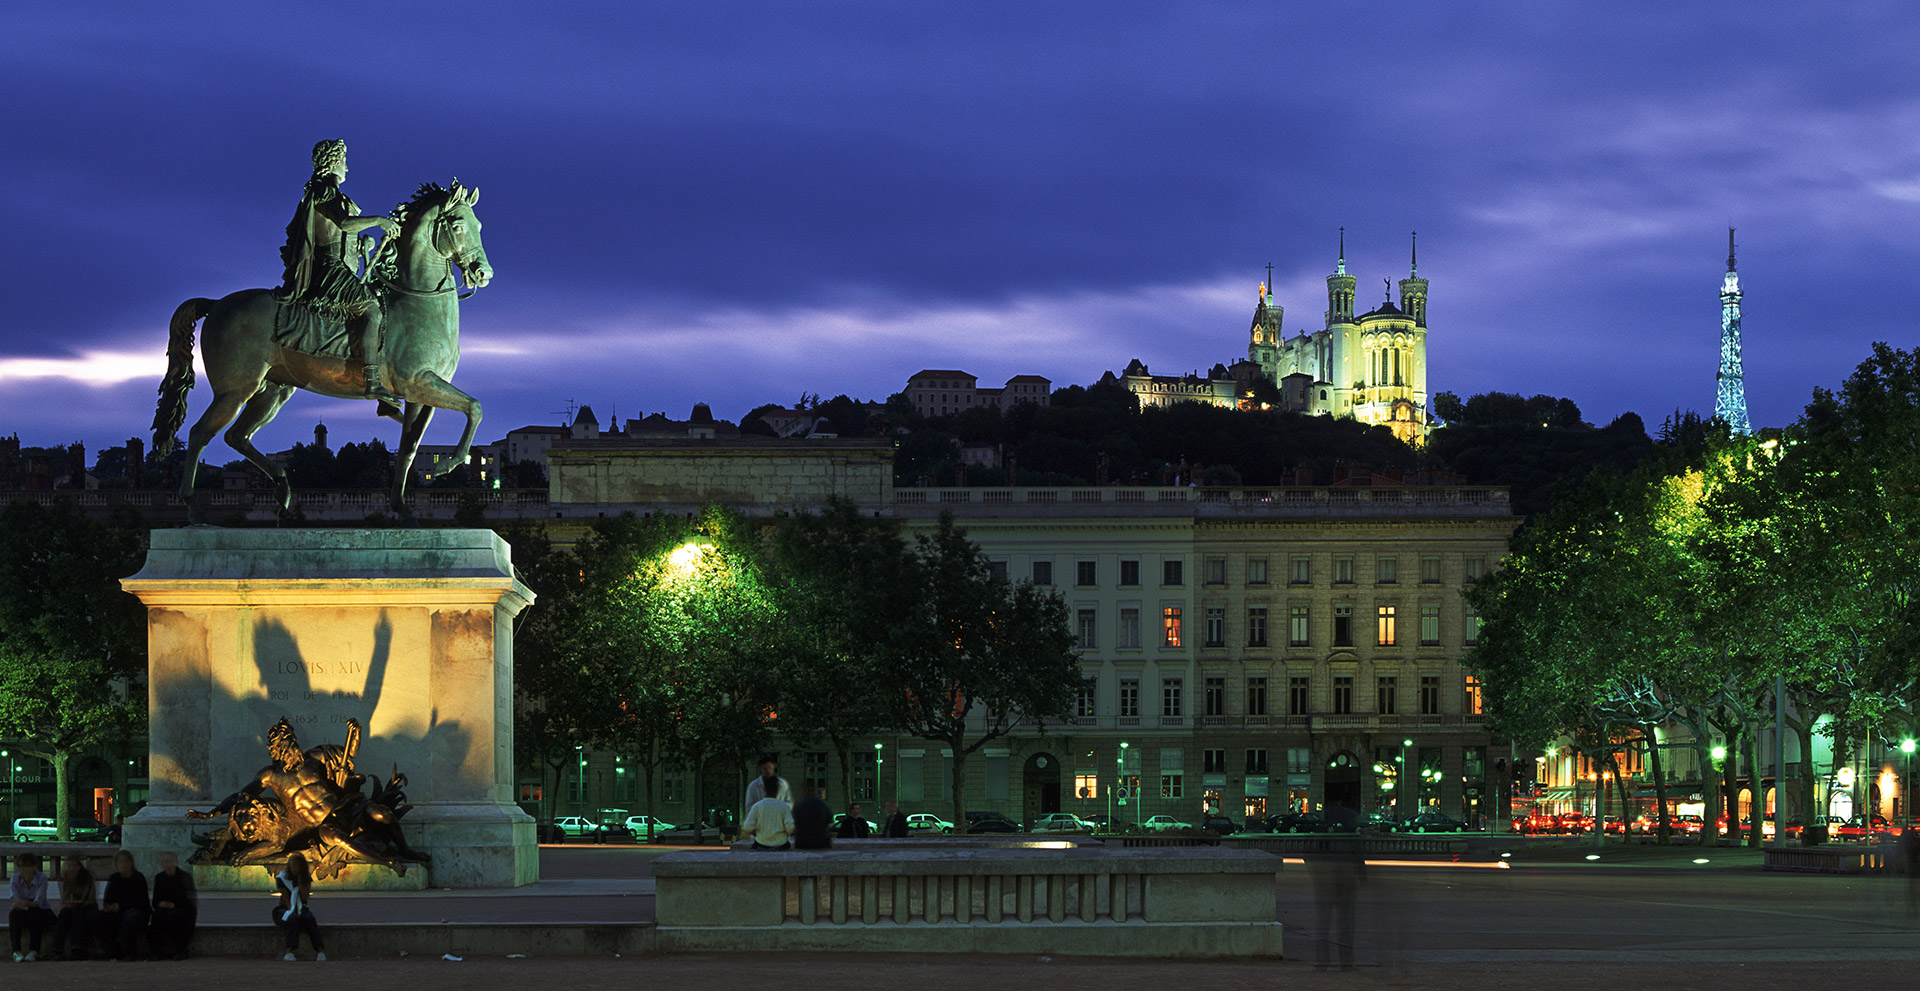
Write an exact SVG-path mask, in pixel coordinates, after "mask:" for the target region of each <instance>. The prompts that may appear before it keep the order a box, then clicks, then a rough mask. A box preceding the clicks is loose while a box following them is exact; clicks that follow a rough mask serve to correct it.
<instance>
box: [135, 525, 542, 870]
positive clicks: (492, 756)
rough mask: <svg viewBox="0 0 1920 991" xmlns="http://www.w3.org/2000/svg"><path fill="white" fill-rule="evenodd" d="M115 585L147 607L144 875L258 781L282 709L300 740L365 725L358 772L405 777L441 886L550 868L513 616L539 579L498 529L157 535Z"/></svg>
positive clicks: (324, 738) (329, 739)
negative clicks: (517, 685)
mask: <svg viewBox="0 0 1920 991" xmlns="http://www.w3.org/2000/svg"><path fill="white" fill-rule="evenodd" d="M122 585H123V586H124V587H125V588H126V589H127V591H129V592H132V593H133V594H135V595H137V596H139V597H140V601H141V602H142V603H144V604H145V605H146V607H147V655H148V678H147V686H148V707H147V708H148V712H149V714H150V716H149V725H150V729H149V733H148V741H149V742H148V777H149V781H150V783H151V789H152V796H151V799H150V804H149V805H148V806H147V807H146V808H144V809H142V810H141V811H140V812H139V813H138V814H137V815H135V816H132V817H130V818H129V819H128V820H127V824H126V831H125V834H124V841H125V845H126V846H127V847H128V848H129V849H132V850H134V851H135V857H136V861H137V863H138V864H139V866H140V868H141V869H142V870H144V871H147V872H148V873H149V874H151V873H152V871H153V870H154V869H155V867H156V866H157V860H156V858H157V855H158V854H159V853H160V852H161V851H167V850H170V851H172V852H174V853H176V854H178V855H179V856H180V858H181V859H182V860H185V859H186V858H187V856H188V855H189V854H191V853H193V852H194V851H195V849H196V847H195V845H194V843H193V842H192V837H193V836H195V835H200V836H205V835H207V834H210V833H212V832H214V831H215V830H217V829H219V828H220V827H221V826H222V825H224V820H225V816H222V817H220V818H219V819H209V820H190V819H188V818H186V813H187V811H188V810H189V809H197V810H200V811H203V812H204V811H211V810H212V809H213V808H214V807H215V806H216V805H217V804H219V802H220V801H221V800H222V799H224V798H225V797H227V796H228V795H231V794H233V793H234V792H235V791H236V790H239V789H241V788H244V787H247V786H249V785H250V784H251V783H252V782H254V781H256V780H257V779H258V778H259V776H260V774H261V771H262V769H263V768H265V767H266V766H267V765H268V764H269V762H270V759H271V758H270V755H269V753H268V750H267V733H268V731H269V730H270V729H271V728H272V727H273V726H274V725H275V724H276V723H277V722H278V721H279V720H281V719H285V720H286V721H287V724H288V726H289V728H290V729H291V730H292V732H293V733H294V734H295V735H297V737H298V745H299V747H300V748H301V749H303V750H310V749H311V748H314V747H318V746H322V745H333V746H336V747H337V746H340V745H342V744H343V743H344V741H345V740H346V734H347V728H348V725H349V723H350V722H357V723H358V724H359V725H360V726H361V727H362V734H363V735H362V736H361V738H360V742H359V752H358V754H357V755H356V756H355V758H354V760H355V770H356V772H357V773H359V774H361V775H365V776H367V777H368V778H370V779H372V778H377V779H378V785H379V787H383V788H384V787H386V786H387V785H389V784H390V783H391V782H390V778H391V777H392V775H394V774H395V773H396V772H397V773H399V774H402V775H404V776H405V779H406V783H405V787H404V791H405V792H406V795H407V799H408V801H409V802H410V803H411V806H412V811H410V812H408V813H407V814H406V816H405V817H404V818H402V819H401V828H402V830H403V832H404V834H405V836H406V842H407V845H408V846H411V847H412V848H413V849H415V850H418V851H420V852H421V853H424V854H427V855H429V856H431V857H432V858H433V863H432V864H431V865H430V866H429V867H428V868H426V870H425V871H424V872H423V874H430V875H431V877H432V884H433V886H434V887H439V888H507V887H516V886H519V885H524V884H531V883H533V882H534V881H537V880H539V871H540V867H539V848H538V846H537V845H536V842H535V837H534V827H533V819H532V818H531V817H529V816H528V815H527V814H526V813H525V812H523V811H522V810H521V809H520V808H519V807H518V806H517V805H515V804H513V794H514V791H515V776H514V768H513V617H514V615H515V614H516V613H518V612H519V611H520V610H521V609H522V608H524V607H525V606H526V605H527V604H528V603H529V602H531V601H532V598H533V593H532V592H530V591H528V590H527V587H526V586H525V585H523V584H521V583H520V581H519V579H518V578H517V577H516V576H515V575H514V571H513V564H512V562H511V557H510V554H509V548H508V547H507V544H506V542H505V541H503V540H501V539H500V537H499V536H498V535H497V534H495V533H494V532H493V531H491V530H293V529H287V530H224V529H218V528H188V529H182V530H156V531H154V532H153V538H152V545H151V549H150V550H149V551H148V554H147V562H146V566H145V567H143V568H142V569H141V570H140V573H139V574H136V575H134V576H133V577H131V578H127V579H124V580H123V581H122ZM375 784H376V783H375V782H374V781H372V780H369V781H368V782H367V783H366V785H365V787H364V789H363V793H364V794H368V795H372V794H374V793H375V792H376V787H375ZM414 873H415V871H414V870H413V869H412V868H409V870H408V872H407V877H408V878H411V877H412V876H413V875H414ZM356 876H357V877H371V875H370V874H367V873H366V872H356ZM402 883H410V882H407V881H405V880H404V879H402ZM342 886H343V887H348V888H350V887H352V885H351V884H345V885H342Z"/></svg>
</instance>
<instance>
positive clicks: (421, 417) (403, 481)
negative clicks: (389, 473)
mask: <svg viewBox="0 0 1920 991" xmlns="http://www.w3.org/2000/svg"><path fill="white" fill-rule="evenodd" d="M432 420H433V407H431V406H425V405H422V404H420V403H417V402H411V401H410V402H408V403H407V408H406V410H405V412H403V413H401V414H400V449H399V450H398V451H396V452H394V455H393V495H392V499H391V501H392V503H393V511H394V513H395V514H397V515H398V516H399V517H400V518H401V519H403V520H411V519H413V510H412V509H411V508H410V507H408V506H407V481H408V479H410V478H412V477H413V459H414V457H415V456H416V455H418V454H419V453H420V438H421V437H423V436H425V435H426V433H427V424H428V423H429V422H431V421H432Z"/></svg>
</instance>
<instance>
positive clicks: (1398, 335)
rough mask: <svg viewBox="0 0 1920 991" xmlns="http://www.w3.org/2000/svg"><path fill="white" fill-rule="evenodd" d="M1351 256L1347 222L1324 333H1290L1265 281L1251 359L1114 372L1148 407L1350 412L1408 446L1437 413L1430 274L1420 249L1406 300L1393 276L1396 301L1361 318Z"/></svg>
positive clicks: (1137, 365)
mask: <svg viewBox="0 0 1920 991" xmlns="http://www.w3.org/2000/svg"><path fill="white" fill-rule="evenodd" d="M1346 255H1347V251H1346V230H1345V228H1342V229H1341V237H1340V255H1339V259H1338V261H1336V262H1335V263H1334V271H1333V274H1331V275H1329V276H1327V309H1326V313H1325V326H1323V327H1321V328H1320V329H1319V330H1316V331H1314V332H1312V333H1307V332H1305V331H1302V332H1300V333H1299V334H1298V335H1296V336H1294V337H1291V338H1289V337H1288V336H1287V333H1286V330H1285V329H1284V327H1283V318H1284V316H1285V308H1284V307H1283V306H1281V305H1280V303H1279V302H1277V301H1276V300H1275V299H1274V297H1273V289H1272V286H1271V285H1269V284H1267V283H1262V284H1261V286H1260V292H1259V299H1258V301H1257V302H1256V304H1255V306H1254V310H1253V324H1252V327H1251V328H1250V329H1249V330H1248V337H1249V339H1248V342H1247V357H1246V358H1245V359H1244V360H1241V361H1236V362H1234V363H1233V364H1232V365H1231V366H1228V365H1225V364H1216V365H1214V366H1213V368H1212V370H1210V371H1209V372H1208V373H1207V374H1206V376H1205V377H1202V376H1201V375H1199V374H1198V373H1194V374H1189V375H1184V376H1165V375H1153V374H1151V373H1150V372H1149V371H1148V369H1147V366H1146V365H1145V364H1144V363H1142V362H1140V361H1139V360H1138V359H1135V360H1134V361H1132V362H1131V363H1129V364H1128V366H1127V368H1126V370H1125V371H1124V372H1122V373H1121V374H1120V375H1118V376H1113V377H1114V378H1115V379H1116V380H1117V381H1118V382H1119V383H1120V384H1122V385H1124V386H1125V387H1126V388H1127V389H1128V390H1129V391H1131V392H1133V393H1134V394H1135V395H1136V396H1138V397H1139V398H1140V403H1141V405H1143V406H1161V405H1171V404H1173V403H1177V402H1203V403H1209V404H1211V405H1216V406H1231V407H1237V408H1241V409H1250V408H1254V407H1256V406H1259V407H1268V408H1278V409H1289V410H1296V411H1298V412H1302V413H1324V414H1327V415H1331V416H1348V417H1353V418H1354V419H1357V420H1360V421H1362V422H1364V423H1369V424H1384V425H1386V426H1388V427H1390V428H1391V429H1392V430H1393V432H1394V434H1395V435H1396V436H1398V437H1400V438H1401V439H1402V440H1405V441H1407V442H1408V443H1412V444H1418V443H1420V442H1422V441H1423V440H1425V439H1426V435H1427V430H1428V428H1429V426H1430V423H1431V418H1430V416H1429V414H1428V407H1427V403H1428V395H1429V393H1428V389H1427V280H1425V279H1423V278H1420V265H1419V255H1418V253H1417V249H1416V252H1415V254H1414V255H1413V256H1412V260H1411V263H1410V267H1409V271H1408V273H1407V277H1406V278H1404V279H1401V280H1400V284H1399V287H1398V288H1399V290H1400V301H1399V303H1398V304H1397V305H1396V304H1395V303H1394V301H1393V299H1392V295H1391V291H1392V288H1393V286H1392V284H1391V283H1388V292H1389V295H1388V298H1387V299H1384V300H1382V301H1381V303H1380V305H1378V306H1376V307H1374V308H1373V309H1371V310H1369V311H1367V312H1365V313H1362V314H1360V315H1358V316H1355V315H1354V308H1355V307H1354V296H1355V290H1356V289H1357V288H1358V281H1359V280H1358V278H1357V277H1356V276H1354V275H1353V274H1352V273H1349V272H1348V271H1347V257H1346ZM1383 281H1384V280H1383ZM1109 375H1111V373H1109ZM1260 383H1266V384H1267V385H1269V386H1271V387H1272V388H1266V387H1262V386H1260ZM1276 392H1277V396H1276Z"/></svg>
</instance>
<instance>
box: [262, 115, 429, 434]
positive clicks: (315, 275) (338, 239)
mask: <svg viewBox="0 0 1920 991" xmlns="http://www.w3.org/2000/svg"><path fill="white" fill-rule="evenodd" d="M346 178H347V143H346V142H345V141H340V140H337V139H336V140H328V141H322V142H320V143H319V144H317V145H314V146H313V177H312V178H310V179H308V180H307V188H306V191H305V192H304V193H303V194H302V195H301V197H300V205H299V206H298V207H297V208H295V209H294V212H293V219H292V220H291V221H289V222H288V223H287V244H286V246H285V247H283V248H281V249H280V259H281V261H282V262H283V263H285V265H286V281H285V282H284V284H282V285H281V287H280V290H279V292H277V293H275V295H276V296H277V297H278V298H279V299H280V300H281V301H282V302H290V303H303V304H306V305H308V306H311V307H313V308H314V309H315V310H317V311H319V312H320V313H322V314H323V315H325V316H329V317H333V318H336V319H340V320H345V321H349V322H353V323H357V324H358V325H359V330H360V333H359V334H358V335H350V336H357V337H358V338H359V342H360V354H359V358H360V360H361V363H362V364H363V366H364V367H365V369H366V378H367V393H366V394H367V398H369V399H377V400H380V402H381V403H382V412H386V411H387V409H388V408H389V406H390V405H391V406H397V405H399V404H400V403H401V402H402V400H401V399H400V398H399V397H398V396H395V395H394V394H393V393H391V392H388V391H387V389H386V387H385V386H384V385H382V384H381V381H380V356H381V349H380V330H381V322H382V320H381V310H380V301H379V300H378V299H377V298H376V297H375V296H374V294H373V292H372V290H370V289H368V288H367V284H366V283H365V282H364V281H362V279H361V277H360V263H361V261H362V249H361V248H360V247H359V245H360V238H359V237H358V236H357V235H359V234H360V232H362V231H365V230H367V229H369V228H372V227H378V228H380V229H381V230H382V231H384V232H386V234H387V235H388V236H389V237H391V236H392V235H394V234H397V233H399V230H400V225H398V224H396V223H394V222H393V221H392V220H389V219H388V218H386V217H362V216H360V206H359V204H356V203H355V202H353V200H352V199H351V198H350V197H348V196H347V194H346V193H343V192H341V191H340V184H341V183H342V182H345V181H346Z"/></svg>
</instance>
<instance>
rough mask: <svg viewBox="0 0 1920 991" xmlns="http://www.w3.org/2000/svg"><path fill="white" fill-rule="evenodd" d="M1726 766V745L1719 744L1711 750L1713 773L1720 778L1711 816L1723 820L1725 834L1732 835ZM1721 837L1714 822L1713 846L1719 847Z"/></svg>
mask: <svg viewBox="0 0 1920 991" xmlns="http://www.w3.org/2000/svg"><path fill="white" fill-rule="evenodd" d="M1726 764H1727V748H1726V745H1724V744H1721V745H1718V746H1715V747H1714V748H1713V773H1714V774H1715V775H1716V776H1718V777H1719V778H1720V781H1719V783H1718V784H1719V789H1720V797H1719V799H1718V800H1716V801H1715V802H1714V803H1713V814H1714V818H1715V819H1716V820H1725V821H1726V823H1727V827H1726V830H1725V832H1727V833H1732V832H1733V825H1734V824H1733V795H1732V794H1730V790H1729V789H1728V788H1727V767H1726ZM1721 835H1722V831H1721V828H1720V823H1719V822H1717V821H1716V822H1715V823H1714V824H1713V837H1714V838H1713V842H1714V845H1715V846H1718V845H1720V841H1721Z"/></svg>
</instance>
